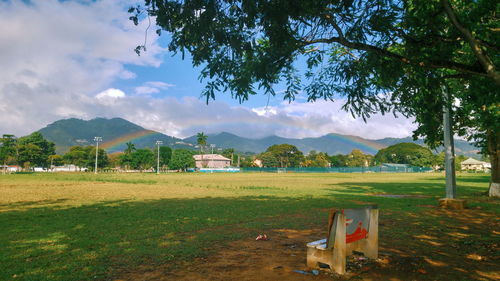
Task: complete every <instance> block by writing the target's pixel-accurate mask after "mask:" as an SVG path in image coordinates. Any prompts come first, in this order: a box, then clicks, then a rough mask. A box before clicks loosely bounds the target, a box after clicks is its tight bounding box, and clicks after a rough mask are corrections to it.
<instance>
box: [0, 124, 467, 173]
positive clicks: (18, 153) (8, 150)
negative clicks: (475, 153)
mask: <svg viewBox="0 0 500 281" xmlns="http://www.w3.org/2000/svg"><path fill="white" fill-rule="evenodd" d="M199 137H200V138H199V140H198V143H199V144H200V147H201V146H202V145H206V136H205V135H200V136H199ZM126 146H127V147H126V149H125V151H123V152H120V153H113V154H110V155H108V154H107V153H106V151H105V150H104V149H99V151H98V159H97V160H98V161H97V164H98V168H100V169H103V168H120V169H126V170H140V171H145V170H156V168H157V165H158V163H157V161H158V156H159V166H160V169H162V170H165V169H171V170H186V169H188V168H194V167H195V160H194V158H193V155H195V154H196V151H194V150H188V149H175V150H172V149H171V148H170V147H168V146H160V147H159V151H158V148H157V147H155V148H153V149H151V148H141V149H137V148H136V147H135V145H134V144H133V143H130V142H129V143H127V144H126ZM95 149H96V148H95V147H94V146H72V147H70V149H69V151H68V152H66V153H65V154H63V155H57V154H56V153H55V145H54V143H53V142H50V141H47V140H46V139H44V137H43V136H42V134H41V133H39V132H34V133H32V134H30V135H28V136H24V137H20V138H16V137H15V136H14V135H8V134H4V135H3V136H2V138H1V139H0V164H3V165H18V166H20V167H22V168H24V169H26V170H29V169H31V168H33V167H43V168H50V167H53V166H60V165H65V164H72V165H75V166H77V167H79V168H82V169H83V168H86V169H89V170H93V169H94V165H95V155H96V151H95ZM200 152H201V153H202V154H203V153H204V151H203V150H202V149H200ZM220 154H222V155H223V156H225V157H227V158H229V159H230V160H231V163H232V166H238V167H252V166H257V165H261V166H263V167H284V168H287V167H323V168H326V167H368V166H377V165H380V164H382V163H396V164H408V165H411V166H417V167H436V166H443V163H444V153H440V154H434V153H432V151H431V150H430V149H428V148H427V147H423V146H420V145H418V144H415V143H399V144H395V145H392V146H389V147H387V148H384V149H381V150H379V151H378V153H377V154H376V155H374V156H373V155H370V154H365V153H363V152H362V151H361V150H359V149H353V150H352V151H351V152H350V153H348V154H345V155H344V154H336V155H328V153H325V152H318V151H315V150H311V151H310V152H309V153H308V154H306V155H304V153H303V152H302V151H300V150H299V149H298V148H297V147H296V146H294V145H291V144H275V145H272V146H270V147H268V148H267V150H266V151H265V152H263V153H260V154H252V153H240V152H237V151H235V150H234V149H233V148H227V149H224V150H222V151H221V152H220ZM465 159H467V157H465V156H463V155H459V156H457V157H456V169H457V170H460V162H462V161H463V160H465ZM259 162H260V163H259Z"/></svg>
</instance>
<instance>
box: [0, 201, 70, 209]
mask: <svg viewBox="0 0 500 281" xmlns="http://www.w3.org/2000/svg"><path fill="white" fill-rule="evenodd" d="M66 201H68V199H56V200H38V201H19V202H14V203H8V204H0V210H2V209H4V208H9V209H15V208H19V207H25V208H34V207H37V206H41V205H51V204H60V203H63V202H66Z"/></svg>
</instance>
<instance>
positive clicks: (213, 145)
mask: <svg viewBox="0 0 500 281" xmlns="http://www.w3.org/2000/svg"><path fill="white" fill-rule="evenodd" d="M210 147H211V148H212V154H214V147H215V144H213V143H212V144H211V145H210Z"/></svg>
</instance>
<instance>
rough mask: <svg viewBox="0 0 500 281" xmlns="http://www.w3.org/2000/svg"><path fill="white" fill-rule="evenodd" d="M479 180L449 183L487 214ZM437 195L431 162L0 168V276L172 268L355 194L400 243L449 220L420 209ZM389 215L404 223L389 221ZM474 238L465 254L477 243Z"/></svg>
mask: <svg viewBox="0 0 500 281" xmlns="http://www.w3.org/2000/svg"><path fill="white" fill-rule="evenodd" d="M488 180H489V178H488V176H487V175H481V174H460V175H458V177H457V183H458V193H459V196H460V197H461V198H464V199H467V201H468V207H469V208H471V209H472V210H480V212H481V214H486V215H488V216H491V217H493V218H496V217H498V215H499V214H500V208H499V201H498V200H495V199H489V198H488V197H486V196H485V195H484V193H485V192H486V191H487V187H488ZM377 194H405V195H416V196H415V197H408V198H387V197H380V196H377ZM443 195H444V178H443V174H432V173H426V174H265V173H262V174H260V173H248V174H197V173H196V174H195V173H192V174H164V175H155V174H99V175H93V174H16V175H1V176H0V227H1V229H0V280H91V279H98V280H102V279H113V278H115V277H117V276H120V275H121V274H123V272H126V271H127V270H130V269H131V268H134V267H139V266H141V265H144V264H148V265H165V264H171V265H170V266H171V267H172V268H175V266H176V265H177V264H180V263H181V262H184V261H189V260H191V259H192V258H193V257H202V256H208V255H210V254H213V252H212V250H211V249H210V247H207V245H210V244H213V243H227V242H229V241H234V240H238V239H243V238H245V237H250V236H252V235H254V234H255V233H256V232H257V231H266V230H270V229H276V228H283V227H286V228H289V229H307V228H312V227H318V226H319V225H322V224H324V223H325V221H326V216H327V214H326V212H325V208H331V207H349V206H353V205H356V204H366V203H376V204H378V205H379V208H380V209H381V221H385V222H386V227H381V228H380V240H381V241H383V240H385V241H388V240H391V239H394V240H396V237H397V240H398V241H399V242H397V243H403V242H402V241H411V240H412V239H415V238H414V237H415V236H416V235H419V234H425V233H428V232H443V231H446V230H444V226H448V227H451V228H453V227H460V224H461V221H460V220H459V219H458V218H455V216H453V215H447V216H443V217H438V216H436V215H435V214H436V210H435V209H433V212H434V213H429V206H435V205H437V199H438V198H441V197H443ZM429 214H434V215H429ZM296 215H298V216H296ZM398 221H399V222H404V223H405V225H408V228H407V231H401V229H400V226H397V225H396V224H392V223H391V222H398ZM493 222H494V223H498V220H494V221H493ZM497 226H498V224H497ZM491 227H493V226H491ZM491 227H490V229H489V230H488V228H485V229H484V230H483V229H481V231H479V230H478V231H469V232H467V241H480V242H481V243H482V244H481V245H483V244H487V245H491V244H492V243H496V242H495V241H498V237H499V236H498V232H495V231H498V229H496V230H495V231H493V232H492V229H491ZM460 241H462V240H460ZM397 243H396V246H397ZM410 243H411V242H410ZM457 243H458V242H457ZM481 245H479V244H478V246H477V249H476V248H474V251H475V253H479V254H481V251H483V250H484V251H487V249H483V248H482V246H481ZM469 246H470V245H469ZM469 246H468V247H469ZM472 246H474V245H472ZM472 246H471V247H472ZM495 255H496V257H497V258H498V252H497V253H496V254H495ZM495 255H494V256H495ZM462 277H464V276H463V275H462ZM468 277H470V279H475V278H474V277H475V275H470V276H465V277H464V278H466V279H464V280H467V278H468ZM450 278H452V276H451V277H450ZM448 280H458V279H448Z"/></svg>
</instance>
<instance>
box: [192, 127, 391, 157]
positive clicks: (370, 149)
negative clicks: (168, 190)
mask: <svg viewBox="0 0 500 281" xmlns="http://www.w3.org/2000/svg"><path fill="white" fill-rule="evenodd" d="M184 140H185V141H186V142H191V143H195V142H196V136H192V137H189V138H186V139H184ZM208 143H212V144H215V145H217V147H220V148H234V149H235V150H237V151H242V152H255V153H260V152H264V151H265V150H266V149H267V148H268V147H269V146H271V145H274V144H283V143H288V144H292V145H295V146H296V147H297V148H298V149H299V150H301V151H302V152H304V153H308V152H309V151H311V150H316V151H322V152H327V153H328V154H347V153H349V152H351V151H352V150H353V149H360V150H362V151H363V152H365V153H369V154H375V153H377V151H378V150H379V149H381V148H384V147H385V145H382V144H379V143H377V142H374V141H371V140H367V139H363V138H360V137H356V136H346V135H339V134H328V135H325V136H322V137H318V138H304V139H292V138H283V137H278V136H269V137H265V138H261V139H249V138H243V137H239V136H236V135H233V134H230V133H226V132H224V133H220V134H212V135H208Z"/></svg>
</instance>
